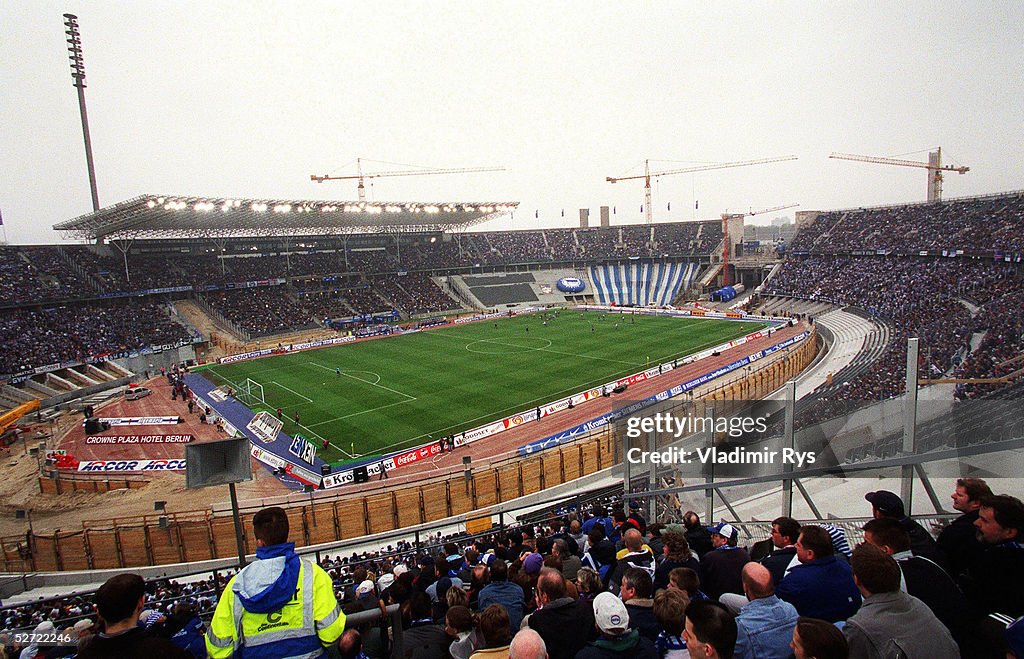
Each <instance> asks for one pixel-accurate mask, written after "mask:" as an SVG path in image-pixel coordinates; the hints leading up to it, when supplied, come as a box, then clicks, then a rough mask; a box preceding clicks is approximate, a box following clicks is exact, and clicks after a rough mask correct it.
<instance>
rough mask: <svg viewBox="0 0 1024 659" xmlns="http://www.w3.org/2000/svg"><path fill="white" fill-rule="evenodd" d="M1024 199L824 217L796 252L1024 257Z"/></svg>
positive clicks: (800, 239)
mask: <svg viewBox="0 0 1024 659" xmlns="http://www.w3.org/2000/svg"><path fill="white" fill-rule="evenodd" d="M1022 223H1024V195H1022V194H1019V193H1018V194H1013V195H1004V196H999V197H986V198H980V199H965V200H957V201H946V202H941V203H935V204H917V205H912V206H895V207H889V208H876V209H867V210H849V211H831V212H828V213H822V214H821V215H819V216H818V217H817V219H815V220H814V222H813V223H812V224H810V225H809V226H807V227H804V228H803V229H801V230H800V232H799V233H797V235H796V238H794V240H793V242H792V243H791V244H790V246H789V249H790V250H791V251H810V252H816V253H837V252H850V251H855V250H890V251H900V252H904V253H917V252H919V251H922V250H963V251H966V252H969V253H975V252H978V253H985V254H992V253H994V252H1001V253H1004V254H1024V234H1022V233H1021V231H1020V228H1021V225H1022Z"/></svg>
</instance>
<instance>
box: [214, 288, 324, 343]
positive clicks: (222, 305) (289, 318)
mask: <svg viewBox="0 0 1024 659" xmlns="http://www.w3.org/2000/svg"><path fill="white" fill-rule="evenodd" d="M205 299H206V302H207V303H208V304H209V305H210V306H211V307H213V309H214V310H215V311H217V312H218V313H220V314H221V315H222V316H224V317H225V318H226V319H227V320H229V321H231V322H232V323H234V324H235V325H237V326H238V327H240V328H241V329H242V330H244V331H246V332H248V333H249V335H250V336H251V337H256V336H266V335H268V334H280V333H282V332H286V331H290V330H293V329H295V328H298V327H307V326H311V325H313V324H317V323H319V322H320V321H322V320H323V317H322V316H321V317H320V318H317V317H316V316H314V315H313V314H312V313H311V311H310V310H309V309H308V308H307V307H306V306H305V305H303V304H302V303H301V302H300V301H299V300H297V299H296V298H295V296H293V295H292V294H291V293H290V292H289V291H288V289H287V287H285V286H267V287H260V288H245V289H239V290H231V291H219V292H213V293H207V294H206V297H205Z"/></svg>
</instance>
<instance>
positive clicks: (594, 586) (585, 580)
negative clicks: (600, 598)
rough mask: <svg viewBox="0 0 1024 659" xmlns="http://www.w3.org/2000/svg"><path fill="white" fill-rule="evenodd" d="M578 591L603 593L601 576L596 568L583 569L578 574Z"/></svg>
mask: <svg viewBox="0 0 1024 659" xmlns="http://www.w3.org/2000/svg"><path fill="white" fill-rule="evenodd" d="M576 589H577V590H578V591H579V592H581V593H590V594H596V593H599V592H601V575H600V574H598V572H597V570H595V569H594V568H590V567H581V568H580V569H579V571H578V572H576Z"/></svg>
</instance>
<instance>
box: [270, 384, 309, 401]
mask: <svg viewBox="0 0 1024 659" xmlns="http://www.w3.org/2000/svg"><path fill="white" fill-rule="evenodd" d="M270 384H276V385H277V386H279V387H281V388H282V389H284V390H285V391H290V392H292V393H293V394H295V395H296V396H298V397H299V398H302V399H303V400H305V401H306V402H307V403H312V402H313V399H312V398H307V397H306V396H303V395H302V394H300V393H299V392H297V391H295V390H294V389H291V388H289V387H286V386H284V385H283V384H281V383H280V382H277V381H276V380H271V381H270Z"/></svg>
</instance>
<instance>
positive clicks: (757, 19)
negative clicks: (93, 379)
mask: <svg viewBox="0 0 1024 659" xmlns="http://www.w3.org/2000/svg"><path fill="white" fill-rule="evenodd" d="M65 12H70V13H74V14H77V15H78V17H79V23H80V26H81V32H82V41H83V48H84V54H85V64H86V72H87V84H88V88H87V90H86V94H87V100H88V107H89V119H90V123H91V128H92V140H93V150H94V154H95V160H96V170H97V177H98V181H99V195H100V203H101V205H103V206H107V205H111V204H114V203H117V202H120V201H124V200H125V199H129V198H131V197H134V196H136V195H139V194H143V193H160V194H171V195H195V196H229V197H243V198H248V197H256V198H271V199H274V198H282V199H332V200H349V199H355V198H356V187H355V183H354V182H332V183H323V184H316V183H313V182H311V181H310V180H309V175H310V174H311V173H317V174H323V173H336V174H351V173H354V166H353V165H349V166H347V167H346V165H347V164H349V163H352V162H353V161H354V160H355V158H356V157H362V158H367V159H371V160H376V161H385V162H389V163H398V164H399V165H378V166H376V167H379V168H380V169H406V167H405V165H416V166H430V167H438V168H447V167H470V166H504V167H506V168H507V170H508V171H506V172H500V173H485V174H479V173H478V174H467V175H459V176H454V175H452V176H432V177H410V178H386V179H379V180H377V181H376V182H375V183H374V185H373V187H372V188H371V189H370V190H369V191H368V192H369V198H371V199H374V200H378V201H390V200H419V201H518V202H520V204H521V205H520V207H519V210H518V211H516V213H515V215H514V217H513V218H506V219H504V220H502V221H500V222H499V221H496V222H492V223H490V224H489V225H486V227H487V228H517V229H521V228H531V227H537V226H571V225H574V224H576V222H577V213H578V211H577V209H578V208H581V207H588V208H591V209H593V210H592V214H593V215H596V213H597V208H598V207H599V206H601V205H608V206H612V207H614V208H615V209H616V214H615V216H614V217H613V220H612V221H613V223H615V224H626V223H636V222H642V221H643V216H642V214H641V213H640V206H641V204H642V201H643V190H642V186H641V183H640V182H639V181H633V182H623V183H617V184H615V185H612V184H610V183H607V182H605V177H606V176H622V175H627V174H638V173H641V172H642V163H643V160H644V159H645V158H650V159H652V161H653V160H656V161H659V162H657V163H656V164H655V167H656V168H659V169H669V168H679V167H686V166H688V164H700V163H705V162H725V161H735V160H748V159H755V158H762V157H768V156H779V155H788V154H794V155H797V156H799V158H800V160H799V161H796V162H785V163H778V164H773V165H764V166H757V167H746V168H739V169H731V170H723V171H717V172H707V173H701V174H683V175H677V176H673V177H665V178H663V179H660V180H659V181H658V182H657V183H656V184H655V187H654V204H653V208H654V211H655V219H656V221H669V220H688V219H692V218H693V217H695V216H696V217H698V218H713V217H717V215H718V214H719V213H721V212H724V211H727V210H728V211H732V212H738V211H745V210H749V209H751V208H754V209H758V208H765V207H771V206H778V205H783V204H789V203H799V204H800V209H804V210H807V209H828V208H844V207H849V206H860V205H876V204H887V203H901V202H911V201H921V200H923V199H924V197H925V180H926V171H925V170H923V169H912V168H904V167H887V166H880V165H869V164H862V163H855V162H841V161H835V160H828V159H827V156H828V154H829V153H830V152H831V151H846V152H851V153H863V154H870V155H889V156H891V155H902V154H907V155H906V156H905V157H906V158H909V159H914V160H920V161H925V160H927V154H926V153H925V151H926V150H927V149H928V148H929V147H934V146H936V145H940V144H941V145H942V147H943V154H944V156H945V160H946V161H947V162H952V163H954V164H963V165H968V166H970V167H971V171H970V173H968V174H966V175H964V176H958V175H956V174H950V175H948V176H947V179H946V186H945V194H946V196H947V197H950V196H963V195H972V194H984V193H992V192H1000V191H1006V190H1015V189H1020V188H1024V180H1022V179H1024V174H1022V171H1024V169H1022V167H1021V164H1020V160H1021V158H1022V157H1024V131H1022V117H1024V88H1022V87H1024V83H1022V79H1024V76H1022V75H1021V71H1024V46H1022V44H1024V28H1022V26H1024V3H1021V2H1019V1H1014V2H957V3H953V2H919V1H913V2H898V3H897V2H844V3H839V2H772V3H679V2H660V3H622V2H620V3H593V2H588V3H583V2H576V3H563V2H555V3H550V2H544V3H540V2H537V3H501V4H499V3H494V2H486V1H485V2H480V1H476V2H458V1H456V2H443V3H442V2H435V3H425V2H408V1H405V2H379V1H377V0H375V1H373V2H348V3H342V2H311V1H309V0H303V1H302V2H298V3H294V2H252V1H248V2H244V3H243V2H160V3H156V2H146V1H136V2H130V1H124V2H110V1H106V0H92V1H90V2H81V1H72V0H69V1H66V2H60V3H54V2H45V1H36V0H33V1H31V2H28V1H26V2H20V1H10V2H3V3H0V90H2V91H0V117H2V126H3V127H2V138H0V165H2V175H0V209H2V212H3V220H4V225H5V227H4V228H5V229H6V232H7V238H8V240H9V241H10V242H11V243H46V242H51V243H52V242H57V241H59V240H60V237H59V235H58V234H57V233H56V232H53V231H52V230H50V227H52V225H53V224H54V223H56V222H60V221H63V220H66V219H69V218H72V217H76V216H78V215H80V214H82V213H86V212H88V211H89V210H91V202H90V198H89V188H88V182H87V178H86V173H85V156H84V150H83V146H82V135H81V126H80V123H79V115H78V105H77V98H76V95H75V90H74V88H73V87H72V86H71V77H70V73H69V67H68V61H67V56H66V53H67V51H66V45H65V41H64V39H65V35H64V27H63V19H62V16H61V15H62V14H63V13H65ZM918 152H920V153H918ZM669 161H673V162H669ZM368 168H369V166H368ZM694 198H696V199H697V200H699V202H700V207H699V210H697V211H695V210H694ZM669 204H671V210H667V206H668V205H669ZM562 209H565V217H564V218H563V217H562V216H561V211H562ZM793 212H794V211H793V210H790V211H788V212H787V213H786V214H789V215H792V213H793ZM535 214H536V215H538V216H539V217H535ZM775 215H779V213H775V214H769V216H768V217H765V218H764V219H765V220H767V219H770V217H772V216H775Z"/></svg>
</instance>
